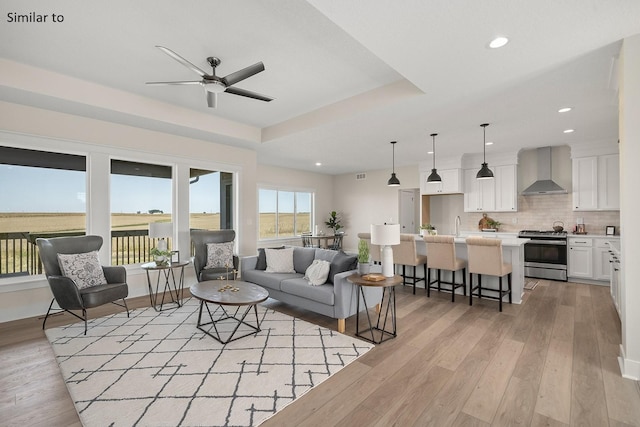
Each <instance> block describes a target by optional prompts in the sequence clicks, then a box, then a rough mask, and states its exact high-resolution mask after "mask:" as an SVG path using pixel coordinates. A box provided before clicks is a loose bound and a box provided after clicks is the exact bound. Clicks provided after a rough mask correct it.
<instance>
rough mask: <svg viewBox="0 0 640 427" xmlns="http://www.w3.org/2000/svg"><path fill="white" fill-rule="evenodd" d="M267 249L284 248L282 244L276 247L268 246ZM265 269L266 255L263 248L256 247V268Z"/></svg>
mask: <svg viewBox="0 0 640 427" xmlns="http://www.w3.org/2000/svg"><path fill="white" fill-rule="evenodd" d="M269 249H284V246H279V247H277V248H269ZM266 269H267V255H266V254H265V252H264V248H260V249H258V260H257V261H256V270H266Z"/></svg>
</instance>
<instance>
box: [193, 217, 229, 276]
mask: <svg viewBox="0 0 640 427" xmlns="http://www.w3.org/2000/svg"><path fill="white" fill-rule="evenodd" d="M235 238H236V232H235V230H191V242H192V243H193V246H194V248H195V256H194V257H193V267H194V268H195V270H196V277H197V278H198V282H204V281H205V280H217V279H220V278H225V279H228V280H235V278H236V272H237V271H238V266H239V265H240V260H239V258H238V256H237V255H234V256H233V268H229V269H227V268H207V269H205V268H204V266H205V265H206V264H207V243H224V242H233V241H234V240H235Z"/></svg>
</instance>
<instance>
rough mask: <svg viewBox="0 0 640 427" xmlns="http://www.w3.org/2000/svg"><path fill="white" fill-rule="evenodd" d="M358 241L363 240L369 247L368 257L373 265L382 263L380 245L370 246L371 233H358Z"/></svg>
mask: <svg viewBox="0 0 640 427" xmlns="http://www.w3.org/2000/svg"><path fill="white" fill-rule="evenodd" d="M358 239H361V240H364V241H365V242H367V245H369V256H370V257H371V262H373V263H374V264H381V263H382V255H381V254H380V245H372V244H371V233H358Z"/></svg>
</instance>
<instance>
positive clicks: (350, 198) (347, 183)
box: [333, 164, 419, 252]
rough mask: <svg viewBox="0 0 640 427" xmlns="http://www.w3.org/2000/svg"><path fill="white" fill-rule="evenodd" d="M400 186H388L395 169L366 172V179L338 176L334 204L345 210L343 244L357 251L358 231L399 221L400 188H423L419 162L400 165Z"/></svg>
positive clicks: (339, 209) (366, 230) (348, 249)
mask: <svg viewBox="0 0 640 427" xmlns="http://www.w3.org/2000/svg"><path fill="white" fill-rule="evenodd" d="M395 170H396V176H397V177H398V179H399V180H400V184H401V185H400V187H388V186H387V181H388V180H389V177H391V169H382V170H375V171H368V172H366V175H367V177H366V179H364V180H356V174H355V173H351V174H344V175H338V176H336V177H334V196H333V199H334V205H335V206H336V210H338V211H340V212H342V215H343V218H344V225H345V237H344V240H343V247H344V250H345V251H351V252H357V248H358V233H362V232H369V230H370V226H371V224H381V223H383V222H389V221H392V222H398V215H399V206H400V204H399V195H398V191H399V190H400V189H403V188H404V189H407V188H411V189H413V188H419V172H418V165H417V164H416V165H414V166H405V167H400V168H398V167H396V168H395Z"/></svg>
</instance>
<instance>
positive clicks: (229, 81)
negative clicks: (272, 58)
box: [220, 62, 264, 86]
mask: <svg viewBox="0 0 640 427" xmlns="http://www.w3.org/2000/svg"><path fill="white" fill-rule="evenodd" d="M261 71H264V64H263V63H262V62H257V63H255V64H253V65H249V66H248V67H246V68H243V69H242V70H239V71H236V72H235V73H231V74H229V75H227V76H225V77H223V78H221V79H220V80H222V81H223V83H224V84H225V85H227V86H231V85H234V84H236V83H238V82H240V81H242V80H244V79H247V78H249V77H251V76H253V75H255V74H258V73H259V72H261Z"/></svg>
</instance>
